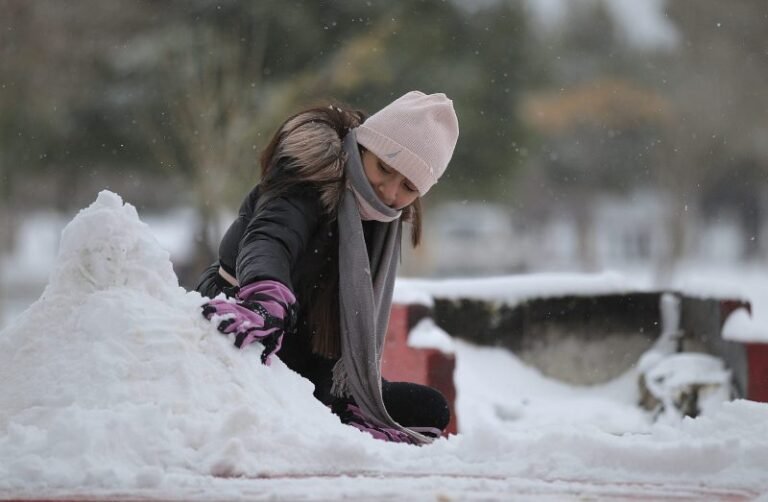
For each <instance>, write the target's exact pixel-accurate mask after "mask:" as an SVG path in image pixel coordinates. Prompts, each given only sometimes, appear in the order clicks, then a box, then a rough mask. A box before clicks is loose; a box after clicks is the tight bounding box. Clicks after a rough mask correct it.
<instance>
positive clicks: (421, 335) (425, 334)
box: [408, 317, 456, 354]
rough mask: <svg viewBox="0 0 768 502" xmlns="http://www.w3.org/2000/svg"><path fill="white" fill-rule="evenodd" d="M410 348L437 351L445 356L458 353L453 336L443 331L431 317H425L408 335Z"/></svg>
mask: <svg viewBox="0 0 768 502" xmlns="http://www.w3.org/2000/svg"><path fill="white" fill-rule="evenodd" d="M408 346H409V347H413V348H417V349H437V350H439V351H440V352H442V353H443V354H454V353H456V344H455V343H454V341H453V338H451V335H449V334H448V333H446V332H445V331H443V330H442V329H441V328H440V327H439V326H438V325H437V324H435V321H433V320H432V318H431V317H425V318H424V319H422V320H421V321H419V322H418V323H417V324H416V326H414V327H413V329H411V332H410V333H409V334H408Z"/></svg>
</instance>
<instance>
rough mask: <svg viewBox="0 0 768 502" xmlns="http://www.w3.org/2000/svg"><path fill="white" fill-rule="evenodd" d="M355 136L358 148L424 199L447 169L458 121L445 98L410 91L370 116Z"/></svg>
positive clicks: (456, 136)
mask: <svg viewBox="0 0 768 502" xmlns="http://www.w3.org/2000/svg"><path fill="white" fill-rule="evenodd" d="M355 132H356V134H357V142H358V143H359V144H360V145H362V146H363V147H365V148H366V149H368V150H369V151H371V152H372V153H373V154H374V155H376V156H377V157H378V158H380V159H381V160H382V161H383V162H384V163H386V164H387V165H390V166H392V167H393V168H394V169H397V171H399V172H400V174H402V175H403V176H405V177H406V178H408V179H409V180H410V181H411V183H413V184H414V185H415V186H416V188H417V189H418V190H419V194H420V195H424V194H425V193H427V191H428V190H429V189H430V187H431V186H432V185H434V184H435V183H437V180H438V178H440V176H441V175H442V174H443V172H445V168H446V167H448V161H450V160H451V156H452V155H453V149H454V148H455V147H456V140H457V139H458V137H459V121H458V119H457V118H456V112H454V110H453V101H451V100H450V99H448V97H446V95H445V94H442V93H440V94H424V93H423V92H420V91H411V92H409V93H407V94H405V95H403V96H401V97H399V98H397V99H396V100H394V101H393V102H392V103H390V104H388V105H387V106H385V107H384V108H382V109H381V110H379V111H378V112H376V113H374V114H373V115H371V116H370V117H369V118H368V119H367V120H366V121H365V122H363V123H362V124H361V125H360V126H359V127H357V128H356V129H355Z"/></svg>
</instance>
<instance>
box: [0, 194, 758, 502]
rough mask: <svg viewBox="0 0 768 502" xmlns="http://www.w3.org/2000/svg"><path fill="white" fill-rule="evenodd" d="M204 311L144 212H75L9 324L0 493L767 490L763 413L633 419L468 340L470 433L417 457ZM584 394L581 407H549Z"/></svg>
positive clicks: (462, 382) (95, 207) (108, 203)
mask: <svg viewBox="0 0 768 502" xmlns="http://www.w3.org/2000/svg"><path fill="white" fill-rule="evenodd" d="M203 301H204V300H203V298H202V297H200V296H199V295H198V294H196V293H188V292H186V291H184V290H183V289H181V288H179V287H178V285H177V281H176V278H175V277H174V276H173V273H172V270H171V266H170V263H169V261H168V259H167V253H166V252H165V251H163V250H162V249H161V247H160V246H159V245H158V244H157V242H156V241H155V240H154V238H153V237H152V236H151V233H150V232H149V230H148V228H147V227H146V226H145V225H144V224H143V223H142V222H141V221H140V220H139V219H138V216H137V214H136V211H135V210H134V208H133V207H131V206H130V205H126V204H123V203H122V201H121V200H120V198H119V197H118V196H116V195H114V194H111V193H108V192H103V193H102V194H100V195H99V197H98V199H97V200H96V202H94V204H92V205H91V206H90V207H89V208H87V209H85V210H83V211H81V212H80V214H78V215H77V217H76V218H75V219H74V220H73V221H72V222H71V223H70V224H69V225H68V227H67V230H66V231H65V233H64V235H63V238H62V247H61V250H60V253H59V256H58V258H57V262H56V264H55V267H54V273H53V274H52V276H51V282H50V284H49V285H48V287H47V288H46V290H45V293H44V294H43V295H42V297H41V298H40V299H39V300H38V301H37V302H35V303H34V304H33V305H32V306H31V307H30V308H28V309H27V310H26V311H25V312H24V313H23V314H22V315H21V316H19V317H17V318H16V319H15V321H14V322H13V323H12V324H11V325H9V326H8V327H7V328H6V329H4V330H3V331H1V332H0V494H1V495H2V497H4V498H30V497H31V498H38V499H39V498H62V497H66V498H68V499H70V500H74V499H84V498H88V499H94V498H99V497H100V498H102V499H115V498H119V499H132V500H139V499H150V498H152V499H173V500H193V499H194V500H213V499H216V500H238V499H242V500H253V499H269V498H276V499H290V500H294V499H303V500H318V499H319V500H328V499H339V498H348V499H381V498H393V497H395V498H396V497H401V498H419V499H422V498H423V499H438V498H446V499H467V498H478V499H485V500H494V499H496V500H506V499H508V497H509V496H510V493H512V494H524V495H526V494H527V495H531V497H533V496H535V495H536V494H543V495H545V496H546V495H550V499H553V500H557V499H559V498H558V494H562V493H563V491H564V490H565V491H566V493H568V494H570V495H571V497H572V498H574V497H578V496H579V495H585V494H586V495H590V494H597V495H598V496H599V495H600V494H601V493H602V494H605V493H606V492H605V491H601V489H602V488H601V487H605V486H606V485H610V486H611V487H612V488H611V490H612V491H610V492H608V493H610V494H613V495H614V498H616V496H619V498H621V496H624V498H632V497H631V495H632V494H637V493H642V494H644V495H647V494H649V493H650V494H657V495H659V497H660V498H664V495H665V494H669V493H670V490H672V491H674V493H676V494H680V493H682V494H684V495H685V496H687V497H688V498H689V499H690V498H694V497H696V496H698V497H699V498H707V497H709V498H712V497H713V496H717V495H718V494H725V495H731V496H732V495H733V494H736V495H737V497H736V498H739V497H741V498H750V497H754V496H755V495H757V494H759V493H762V492H763V491H764V490H765V489H766V488H768V478H767V477H766V476H765V467H764V466H765V465H766V463H768V405H765V404H762V403H753V402H749V401H735V402H730V403H725V404H724V405H723V406H722V407H721V408H720V409H718V410H716V412H714V413H712V414H710V415H708V416H705V417H702V418H699V419H696V420H683V421H681V422H679V423H677V424H673V425H651V424H647V423H643V422H642V421H640V422H639V423H638V421H637V417H638V413H637V411H636V410H635V408H634V405H633V404H627V403H626V402H625V401H623V399H624V398H621V397H618V396H624V395H625V393H624V392H623V391H622V392H618V393H617V392H616V391H615V389H613V390H612V388H609V387H602V388H600V389H597V390H594V391H592V392H594V394H588V393H587V392H588V389H580V390H575V389H573V388H570V387H565V386H562V385H560V386H558V385H556V383H554V382H543V381H541V379H537V378H536V375H535V374H534V373H533V372H531V370H530V369H527V368H525V367H524V366H523V365H521V364H520V363H519V361H516V360H515V359H514V358H513V357H512V356H511V355H510V354H508V353H506V352H503V351H501V350H498V349H483V350H475V349H473V348H470V347H468V346H465V345H463V344H457V345H459V347H458V349H457V364H458V365H459V369H458V371H457V379H458V380H457V392H458V394H459V396H460V398H461V400H462V401H463V402H468V403H469V404H470V405H469V406H463V405H460V411H459V413H460V416H459V422H460V423H462V420H463V421H464V422H463V423H465V424H467V428H466V430H465V431H464V432H462V433H461V434H459V435H458V436H454V437H452V438H450V439H441V440H439V441H436V442H435V443H434V444H432V445H429V446H425V447H421V448H420V447H414V446H409V445H403V444H392V443H385V442H381V441H376V440H374V439H372V438H371V437H370V436H368V435H366V434H365V433H362V432H360V431H358V430H356V429H354V428H352V427H348V426H345V425H343V424H341V423H340V422H339V420H338V419H337V418H336V417H335V416H333V415H332V414H331V413H330V412H329V411H328V410H327V409H326V408H325V407H324V406H322V405H321V404H320V403H319V402H318V401H316V400H315V399H314V398H313V396H312V386H311V384H310V383H309V382H308V381H307V380H305V379H303V378H301V377H299V376H298V375H297V374H295V373H293V372H292V371H290V370H289V369H288V368H287V367H286V366H285V365H284V364H283V363H282V362H281V361H279V359H276V360H275V361H274V362H273V364H272V366H270V367H266V366H264V365H262V364H261V363H260V361H259V353H260V351H259V350H258V344H253V345H251V346H249V347H248V349H247V350H243V351H238V350H237V349H235V348H234V347H233V346H232V343H231V340H229V339H227V337H225V336H223V335H221V334H220V333H218V332H217V331H216V329H215V327H214V326H213V325H212V324H211V323H209V322H208V321H206V320H205V319H203V317H202V316H201V315H200V304H201V303H202V302H203ZM510 361H512V364H510ZM497 363H499V364H497ZM620 383H623V382H620ZM523 393H525V395H527V396H529V398H528V399H529V401H527V402H530V403H536V406H535V408H536V410H538V412H537V413H532V411H536V410H531V409H530V408H531V407H532V406H528V405H526V404H525V403H524V402H523V401H522V400H520V399H518V397H516V396H521V395H523ZM576 394H578V395H579V396H580V397H581V398H582V401H581V403H582V404H584V405H585V406H584V408H585V409H587V410H589V413H586V412H584V411H582V412H570V413H568V412H567V411H566V410H564V409H562V408H559V409H557V410H558V411H557V412H556V413H552V412H550V413H548V410H549V411H552V410H554V409H555V408H552V407H551V406H552V404H553V403H561V402H563V397H564V396H565V397H569V396H574V395H576ZM614 396H616V397H614ZM466 400H469V401H466ZM605 403H611V406H612V407H613V408H612V409H614V410H615V411H616V413H613V414H610V417H611V424H610V427H606V426H604V422H605V421H606V420H608V418H607V416H608V415H607V414H606V413H605V410H606V407H607V406H608V405H607V404H605ZM488 409H491V410H495V411H494V412H493V413H492V414H491V415H488V416H486V415H484V413H485V412H486V411H487V410H488ZM633 410H634V411H633ZM630 412H632V413H630ZM481 413H483V415H481ZM462 414H463V415H462ZM575 415H576V416H578V417H579V418H580V419H581V420H572V419H573V418H574V416H575ZM630 415H631V416H632V417H634V418H628V417H630ZM543 416H547V417H549V420H548V421H547V420H542V419H541V418H542V417H543ZM499 417H501V418H499ZM486 418H487V419H486ZM649 485H650V486H649ZM713 494H714V495H713ZM523 498H525V497H523ZM732 498H733V497H732Z"/></svg>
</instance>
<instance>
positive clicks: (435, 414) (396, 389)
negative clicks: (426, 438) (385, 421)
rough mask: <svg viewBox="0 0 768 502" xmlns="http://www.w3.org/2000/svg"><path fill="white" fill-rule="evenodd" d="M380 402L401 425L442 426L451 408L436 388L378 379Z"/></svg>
mask: <svg viewBox="0 0 768 502" xmlns="http://www.w3.org/2000/svg"><path fill="white" fill-rule="evenodd" d="M381 390H382V394H383V396H384V405H385V406H386V407H387V411H388V412H389V415H390V416H391V417H392V418H393V419H394V420H395V421H396V422H397V423H399V424H400V425H403V426H405V427H435V428H437V429H440V430H445V428H446V427H448V422H450V420H451V411H450V409H449V408H448V402H447V401H446V400H445V397H443V395H442V394H441V393H440V392H439V391H438V390H436V389H433V388H432V387H427V386H426V385H419V384H415V383H409V382H388V381H387V380H383V379H382V381H381Z"/></svg>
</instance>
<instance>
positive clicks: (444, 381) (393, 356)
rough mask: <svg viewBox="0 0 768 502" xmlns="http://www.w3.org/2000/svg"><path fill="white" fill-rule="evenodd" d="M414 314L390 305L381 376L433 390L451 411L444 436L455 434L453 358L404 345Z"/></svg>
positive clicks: (406, 341) (408, 308)
mask: <svg viewBox="0 0 768 502" xmlns="http://www.w3.org/2000/svg"><path fill="white" fill-rule="evenodd" d="M413 314H414V311H413V309H412V308H411V307H409V306H408V305H399V304H396V305H393V306H392V313H391V315H390V318H389V328H388V330H387V339H386V341H385V343H384V353H383V354H382V358H381V359H382V361H381V373H382V376H383V377H384V378H386V379H387V380H392V381H398V382H413V383H418V384H421V385H428V386H430V387H434V388H435V389H437V390H439V391H440V392H442V393H443V395H444V396H445V398H446V399H447V400H448V406H449V407H450V409H451V422H450V423H449V424H448V428H447V429H446V433H451V434H456V432H457V430H458V427H457V419H456V411H455V410H456V408H455V401H456V387H455V386H454V381H453V373H454V369H455V365H456V359H455V358H454V356H453V355H452V354H444V353H442V352H440V351H439V350H436V349H418V348H413V347H409V346H408V333H409V331H410V328H409V327H410V326H412V325H413V322H412V316H413Z"/></svg>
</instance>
